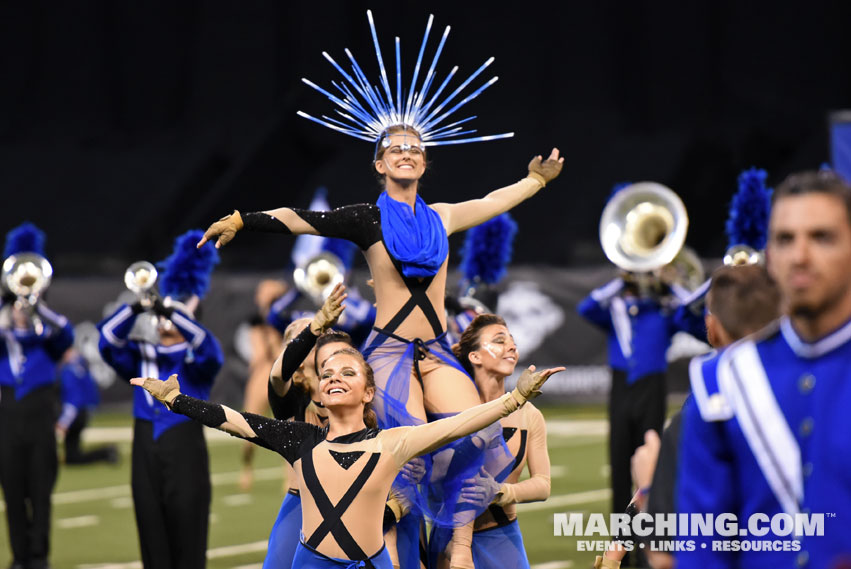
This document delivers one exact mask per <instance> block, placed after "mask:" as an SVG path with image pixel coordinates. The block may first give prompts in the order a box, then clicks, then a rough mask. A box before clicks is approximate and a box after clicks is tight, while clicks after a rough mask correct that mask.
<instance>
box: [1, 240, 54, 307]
mask: <svg viewBox="0 0 851 569" xmlns="http://www.w3.org/2000/svg"><path fill="white" fill-rule="evenodd" d="M52 277H53V267H52V266H51V265H50V263H49V262H48V261H47V259H45V258H44V257H42V256H41V255H38V254H37V253H20V254H18V255H10V256H9V257H8V258H7V259H6V260H5V261H3V276H2V280H3V286H4V287H6V289H7V290H8V291H9V292H11V293H13V294H14V295H15V296H17V297H18V300H19V301H21V302H24V303H26V304H28V305H30V306H35V304H36V303H37V302H38V299H39V297H40V296H41V295H42V293H44V291H45V290H47V287H49V286H50V279H51V278H52Z"/></svg>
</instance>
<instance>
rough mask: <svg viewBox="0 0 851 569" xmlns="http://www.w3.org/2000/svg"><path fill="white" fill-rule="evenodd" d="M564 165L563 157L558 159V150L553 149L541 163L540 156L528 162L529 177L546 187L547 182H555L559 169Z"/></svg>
mask: <svg viewBox="0 0 851 569" xmlns="http://www.w3.org/2000/svg"><path fill="white" fill-rule="evenodd" d="M563 164H564V157H561V158H559V155H558V148H553V151H552V152H550V155H549V157H548V158H547V159H546V160H543V161H542V158H541V156H540V155H538V156H535V157H534V158H532V161H531V162H529V176H531V177H533V178H535V179H536V180H538V181H539V182H541V184H542V185H544V186H546V185H547V184H548V183H549V182H551V181H553V180H555V179H556V178H557V177H558V175H559V174H560V173H561V167H562V165H563Z"/></svg>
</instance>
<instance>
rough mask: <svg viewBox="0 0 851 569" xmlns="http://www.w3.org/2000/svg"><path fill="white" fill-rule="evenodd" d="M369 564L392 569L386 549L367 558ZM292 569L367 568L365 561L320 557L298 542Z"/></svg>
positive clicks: (310, 548) (377, 567)
mask: <svg viewBox="0 0 851 569" xmlns="http://www.w3.org/2000/svg"><path fill="white" fill-rule="evenodd" d="M369 562H370V563H372V566H373V567H375V569H393V562H392V561H391V560H390V554H389V553H387V548H385V547H382V548H381V551H379V552H378V553H376V554H375V555H373V556H372V557H370V558H369ZM292 566H293V567H298V569H365V568H366V567H369V565H367V562H366V561H352V560H351V559H336V558H334V557H328V556H327V555H322V554H321V553H319V552H318V551H316V550H315V549H313V548H312V547H310V546H307V545H305V544H304V543H301V542H299V544H298V548H297V549H296V552H295V558H294V559H293V564H292Z"/></svg>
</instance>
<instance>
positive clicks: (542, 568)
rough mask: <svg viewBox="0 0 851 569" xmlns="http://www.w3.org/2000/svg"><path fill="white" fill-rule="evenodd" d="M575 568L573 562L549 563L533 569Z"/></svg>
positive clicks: (538, 565)
mask: <svg viewBox="0 0 851 569" xmlns="http://www.w3.org/2000/svg"><path fill="white" fill-rule="evenodd" d="M570 567H573V561H547V562H546V563H537V564H535V565H532V568H531V569H569V568H570Z"/></svg>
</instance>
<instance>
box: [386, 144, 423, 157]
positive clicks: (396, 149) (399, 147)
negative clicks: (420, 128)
mask: <svg viewBox="0 0 851 569" xmlns="http://www.w3.org/2000/svg"><path fill="white" fill-rule="evenodd" d="M385 152H389V153H390V154H402V153H403V152H408V153H409V154H411V155H413V156H422V155H423V154H425V152H424V151H423V149H422V147H421V146H413V145H411V144H407V143H404V144H396V145H394V146H391V147H389V148H388V149H387V150H386V151H385Z"/></svg>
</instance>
